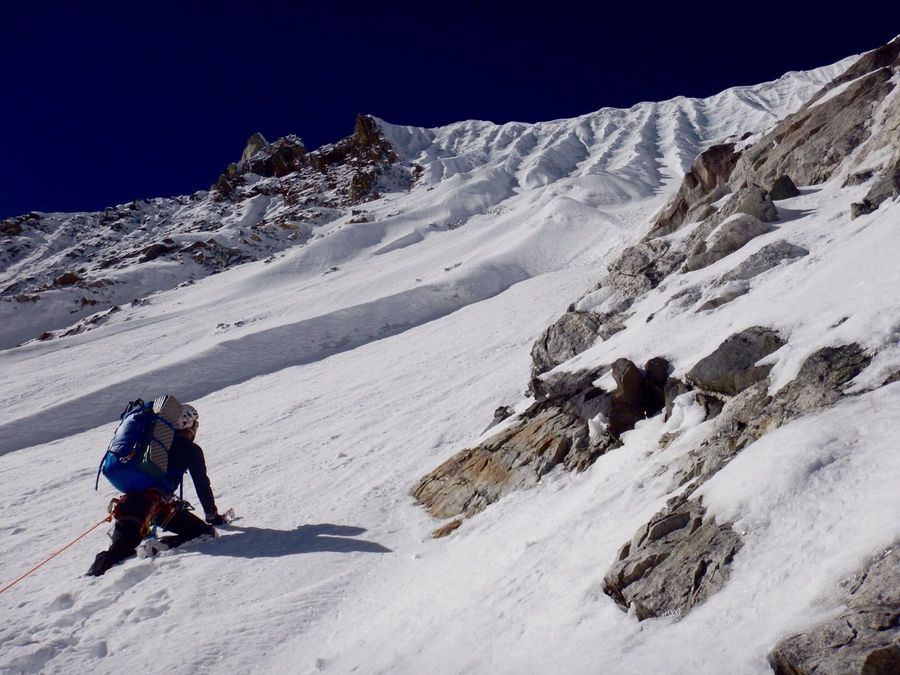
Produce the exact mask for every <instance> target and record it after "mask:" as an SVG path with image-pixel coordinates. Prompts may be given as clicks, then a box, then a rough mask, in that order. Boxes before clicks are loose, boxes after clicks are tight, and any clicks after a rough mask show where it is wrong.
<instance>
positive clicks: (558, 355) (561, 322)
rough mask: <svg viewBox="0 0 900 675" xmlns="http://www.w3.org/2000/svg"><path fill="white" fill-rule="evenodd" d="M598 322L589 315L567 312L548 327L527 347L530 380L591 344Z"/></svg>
mask: <svg viewBox="0 0 900 675" xmlns="http://www.w3.org/2000/svg"><path fill="white" fill-rule="evenodd" d="M600 325H601V323H600V319H599V318H598V317H597V316H596V315H594V314H591V313H590V312H576V311H570V312H566V313H565V314H563V315H562V316H561V317H560V318H559V319H557V321H556V323H554V324H552V325H550V326H548V327H547V328H546V329H545V330H544V332H543V333H541V335H540V337H538V339H537V340H535V343H534V345H533V346H532V347H531V363H532V366H531V372H532V377H537V376H538V375H540V374H541V373H545V372H547V371H548V370H552V369H553V368H555V367H556V366H558V365H559V364H560V363H563V362H565V361H568V360H569V359H571V358H572V357H573V356H575V355H576V354H580V353H581V352H583V351H584V350H585V349H587V348H588V347H590V346H592V345H593V344H594V341H595V340H596V339H597V334H598V333H599V332H600Z"/></svg>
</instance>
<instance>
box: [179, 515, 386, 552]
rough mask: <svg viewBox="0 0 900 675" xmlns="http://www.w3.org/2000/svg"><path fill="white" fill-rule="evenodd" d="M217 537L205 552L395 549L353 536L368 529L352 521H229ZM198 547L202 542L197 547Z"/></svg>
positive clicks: (206, 545) (206, 546)
mask: <svg viewBox="0 0 900 675" xmlns="http://www.w3.org/2000/svg"><path fill="white" fill-rule="evenodd" d="M223 529H224V530H225V531H226V532H228V531H236V532H235V534H223V535H222V536H221V537H219V538H218V539H216V540H215V541H210V542H206V543H205V544H202V551H203V554H204V555H221V556H229V557H232V558H278V557H281V556H285V555H297V554H300V553H324V552H330V553H390V552H391V549H389V548H385V547H384V546H382V545H381V544H377V543H375V542H373V541H366V540H365V539H353V538H352V537H356V536H358V535H360V534H363V533H364V532H365V531H366V530H365V528H362V527H353V526H350V525H332V524H330V523H320V524H318V525H300V526H298V527H297V528H296V529H294V530H272V529H269V528H265V527H241V526H240V525H228V526H226V527H225V528H223ZM197 548H198V550H199V549H200V546H198V547H197Z"/></svg>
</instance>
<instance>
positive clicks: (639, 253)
mask: <svg viewBox="0 0 900 675" xmlns="http://www.w3.org/2000/svg"><path fill="white" fill-rule="evenodd" d="M672 253H674V252H672ZM681 261H682V258H680V257H677V256H674V255H670V250H669V245H668V244H667V243H666V242H665V241H662V240H660V239H652V240H649V241H642V242H639V243H637V244H635V245H634V246H631V247H629V248H627V249H625V250H624V251H623V252H622V254H621V255H620V256H619V257H618V258H617V259H616V260H615V261H613V262H612V263H611V264H610V266H609V275H608V276H607V277H606V279H605V280H604V282H603V285H604V286H608V287H611V288H614V289H616V290H617V291H619V292H620V293H621V294H622V295H623V296H624V297H625V298H636V297H638V296H639V295H643V294H644V293H646V292H647V291H649V290H651V289H653V288H656V287H657V286H658V285H659V283H660V282H661V281H662V280H663V279H665V278H666V277H667V276H668V275H669V274H671V273H672V272H673V271H674V270H675V269H676V268H677V267H678V265H680V264H681Z"/></svg>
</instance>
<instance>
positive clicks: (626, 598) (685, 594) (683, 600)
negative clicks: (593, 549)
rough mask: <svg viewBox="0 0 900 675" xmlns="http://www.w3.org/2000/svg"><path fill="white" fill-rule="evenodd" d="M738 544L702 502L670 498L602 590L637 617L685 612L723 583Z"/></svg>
mask: <svg viewBox="0 0 900 675" xmlns="http://www.w3.org/2000/svg"><path fill="white" fill-rule="evenodd" d="M741 545H742V542H741V538H740V536H739V535H738V533H737V532H736V531H735V530H734V528H732V527H731V525H730V524H727V523H723V524H719V523H716V520H715V518H711V517H706V509H705V508H704V507H703V505H702V503H701V502H700V500H694V499H690V498H689V497H688V496H687V495H680V496H677V497H674V498H672V499H670V500H669V502H668V504H667V505H666V507H665V508H664V509H663V510H662V511H660V512H659V513H657V514H656V515H655V516H653V518H651V519H650V522H648V523H647V524H646V525H644V526H643V527H641V528H640V529H639V530H638V531H637V532H636V533H635V535H634V537H633V538H632V539H631V541H629V542H627V543H626V544H625V545H624V546H622V548H621V549H620V550H619V553H618V555H617V556H616V561H615V563H613V565H612V567H611V568H610V569H609V571H608V572H607V573H606V576H605V577H604V579H603V592H604V593H606V594H607V595H609V596H610V597H611V598H612V599H613V600H615V602H616V604H618V605H619V606H620V607H622V608H623V609H626V610H627V609H633V610H634V613H635V616H637V618H638V620H639V621H643V620H644V619H648V618H651V617H658V616H671V615H678V616H683V615H685V614H687V613H688V612H689V611H690V609H691V608H692V607H694V606H695V605H697V604H699V603H701V602H703V601H704V600H705V599H706V598H708V597H709V596H710V595H712V594H713V593H715V592H716V591H717V590H718V589H719V588H721V587H722V585H723V584H724V583H725V581H726V579H727V578H728V571H729V566H730V565H731V562H732V560H733V559H734V556H735V553H737V552H738V551H739V550H740V548H741Z"/></svg>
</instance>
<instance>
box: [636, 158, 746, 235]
mask: <svg viewBox="0 0 900 675" xmlns="http://www.w3.org/2000/svg"><path fill="white" fill-rule="evenodd" d="M739 157H740V153H739V152H736V151H735V147H734V144H733V143H725V144H723V145H714V146H712V147H711V148H708V149H707V150H705V151H704V152H702V153H700V155H698V156H697V159H695V160H694V163H693V165H691V169H690V171H688V172H687V173H686V174H685V176H684V179H683V180H682V183H681V186H680V187H679V189H678V193H677V194H676V195H675V197H674V198H673V199H672V201H671V202H670V203H669V204H668V205H666V207H665V208H664V209H663V211H662V212H661V213H660V215H659V216H658V217H657V219H656V222H655V223H654V224H653V227H652V228H651V229H650V236H651V237H659V236H663V235H666V234H671V233H672V232H674V231H675V230H677V229H678V228H679V227H681V225H682V224H683V223H685V222H690V216H691V215H694V214H697V213H704V214H706V215H708V212H707V211H704V210H702V207H703V206H705V205H708V204H709V203H710V202H712V201H715V200H716V199H719V198H720V197H722V196H723V194H725V193H722V192H720V191H718V188H722V187H724V186H725V185H726V184H727V183H728V179H729V178H730V177H731V173H732V171H733V170H734V167H735V165H736V164H737V160H738V158H739ZM702 217H705V215H703V216H702ZM702 217H701V218H700V219H702Z"/></svg>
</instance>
